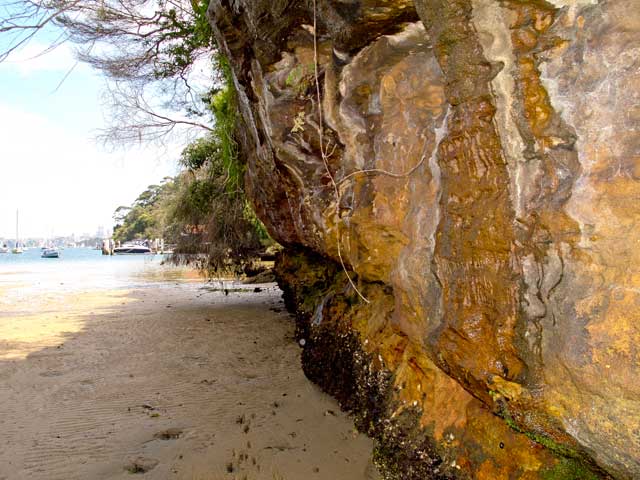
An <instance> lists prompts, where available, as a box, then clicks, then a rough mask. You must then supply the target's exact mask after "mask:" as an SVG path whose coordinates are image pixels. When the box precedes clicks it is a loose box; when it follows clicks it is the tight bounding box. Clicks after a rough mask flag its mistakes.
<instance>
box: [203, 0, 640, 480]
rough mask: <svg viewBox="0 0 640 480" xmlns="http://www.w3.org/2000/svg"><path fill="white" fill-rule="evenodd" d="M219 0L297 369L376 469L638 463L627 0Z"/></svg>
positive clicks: (635, 469) (637, 231)
mask: <svg viewBox="0 0 640 480" xmlns="http://www.w3.org/2000/svg"><path fill="white" fill-rule="evenodd" d="M209 13H210V18H211V22H212V25H213V28H214V31H215V34H216V37H217V40H218V44H219V46H220V49H221V51H222V53H223V54H224V55H226V56H227V57H228V58H229V60H230V63H231V65H232V68H233V73H234V81H235V83H236V88H237V90H238V98H239V103H240V105H239V107H240V111H241V114H242V115H241V118H242V125H241V128H240V131H239V140H240V144H241V147H242V152H243V155H244V158H245V159H246V163H247V175H246V185H247V188H248V191H249V192H248V193H249V196H250V198H251V200H252V201H253V204H254V206H255V209H256V211H257V213H258V215H259V216H260V218H261V219H262V220H263V222H264V223H265V225H266V227H267V228H268V229H269V232H270V233H271V235H272V236H273V237H274V238H275V239H276V240H278V241H279V242H280V243H281V244H282V245H283V246H284V247H285V251H284V253H283V254H282V256H281V257H280V258H279V260H278V279H279V283H280V285H281V287H282V288H283V290H284V291H285V298H286V300H287V305H288V307H289V308H290V309H291V310H292V311H294V312H296V318H297V322H298V333H299V336H300V339H304V340H305V342H304V343H305V346H304V349H303V355H302V360H303V367H304V370H305V372H306V374H307V376H308V377H309V378H310V379H312V380H313V381H314V382H317V383H318V384H319V385H321V386H322V387H323V388H324V389H325V390H326V391H327V392H329V393H331V394H332V395H334V396H336V397H337V398H338V399H339V400H340V402H341V403H342V405H343V406H344V408H347V409H350V410H352V411H353V412H354V413H355V416H356V422H357V425H358V427H359V428H360V429H362V430H364V431H367V432H368V433H369V434H370V435H371V436H373V437H374V438H376V439H377V442H378V443H377V445H378V447H377V451H376V461H377V463H378V465H379V468H380V471H381V472H382V474H383V475H384V476H385V478H388V479H396V478H397V479H414V478H415V479H424V478H478V479H516V478H521V479H536V478H542V479H545V478H546V479H553V478H557V479H571V478H575V479H578V478H580V479H584V478H587V479H588V478H607V477H613V478H619V479H632V478H640V348H639V347H638V345H639V344H640V293H639V292H640V249H638V248H637V244H638V242H639V241H640V202H638V201H637V199H638V198H640V134H639V133H638V132H639V127H640V107H639V105H640V47H638V45H640V9H639V8H638V6H637V1H636V0H550V1H545V0H415V1H408V0H404V1H403V0H315V1H314V0H286V1H285V0H269V1H263V0H212V1H211V4H210V8H209ZM347 272H348V273H347Z"/></svg>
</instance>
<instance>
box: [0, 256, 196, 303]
mask: <svg viewBox="0 0 640 480" xmlns="http://www.w3.org/2000/svg"><path fill="white" fill-rule="evenodd" d="M40 253H41V252H40V249H31V250H27V251H26V252H24V253H22V254H18V255H16V254H12V253H3V254H0V292H2V291H3V290H6V288H11V290H12V291H15V290H18V291H19V292H20V293H21V294H22V295H21V296H25V297H26V296H29V295H32V294H37V293H38V292H52V291H69V290H74V291H77V290H81V291H85V290H92V289H96V288H106V289H114V288H133V287H145V286H153V285H154V284H156V283H157V282H164V283H168V282H176V281H179V280H181V279H182V278H183V277H184V275H185V273H186V270H185V269H183V268H179V267H174V266H170V265H163V259H164V258H163V255H115V256H108V255H102V252H101V251H100V250H93V249H90V248H68V249H65V250H62V252H61V257H60V258H41V257H40ZM0 295H1V293H0Z"/></svg>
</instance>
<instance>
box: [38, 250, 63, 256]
mask: <svg viewBox="0 0 640 480" xmlns="http://www.w3.org/2000/svg"><path fill="white" fill-rule="evenodd" d="M40 256H41V257H42V258H60V252H59V251H58V249H57V248H45V249H44V250H42V253H41V254H40Z"/></svg>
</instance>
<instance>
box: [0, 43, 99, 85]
mask: <svg viewBox="0 0 640 480" xmlns="http://www.w3.org/2000/svg"><path fill="white" fill-rule="evenodd" d="M47 49H48V45H46V44H44V43H39V42H35V41H33V42H30V43H28V44H27V45H25V46H24V47H23V48H20V49H19V50H16V51H15V52H13V53H12V54H11V55H10V56H9V58H7V60H6V61H5V62H3V63H2V64H0V68H6V69H12V70H15V71H16V72H17V73H18V74H19V75H21V76H23V77H28V76H30V75H33V74H34V73H40V72H60V73H63V74H64V73H66V72H68V71H70V70H71V69H74V71H77V70H78V69H85V70H90V67H88V66H87V65H85V64H83V63H79V62H77V60H76V58H75V56H74V51H73V48H72V47H71V45H69V44H68V43H64V44H62V45H59V46H58V47H56V48H54V49H53V50H51V51H47Z"/></svg>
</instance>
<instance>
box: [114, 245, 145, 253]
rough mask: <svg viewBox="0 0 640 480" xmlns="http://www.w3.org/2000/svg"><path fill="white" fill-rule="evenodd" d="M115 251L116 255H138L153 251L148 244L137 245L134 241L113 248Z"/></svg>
mask: <svg viewBox="0 0 640 480" xmlns="http://www.w3.org/2000/svg"><path fill="white" fill-rule="evenodd" d="M113 253H114V255H133V254H137V255H144V254H149V253H153V252H151V249H150V248H149V247H147V246H146V245H137V244H134V243H125V244H124V245H122V246H120V247H116V248H114V249H113Z"/></svg>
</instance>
